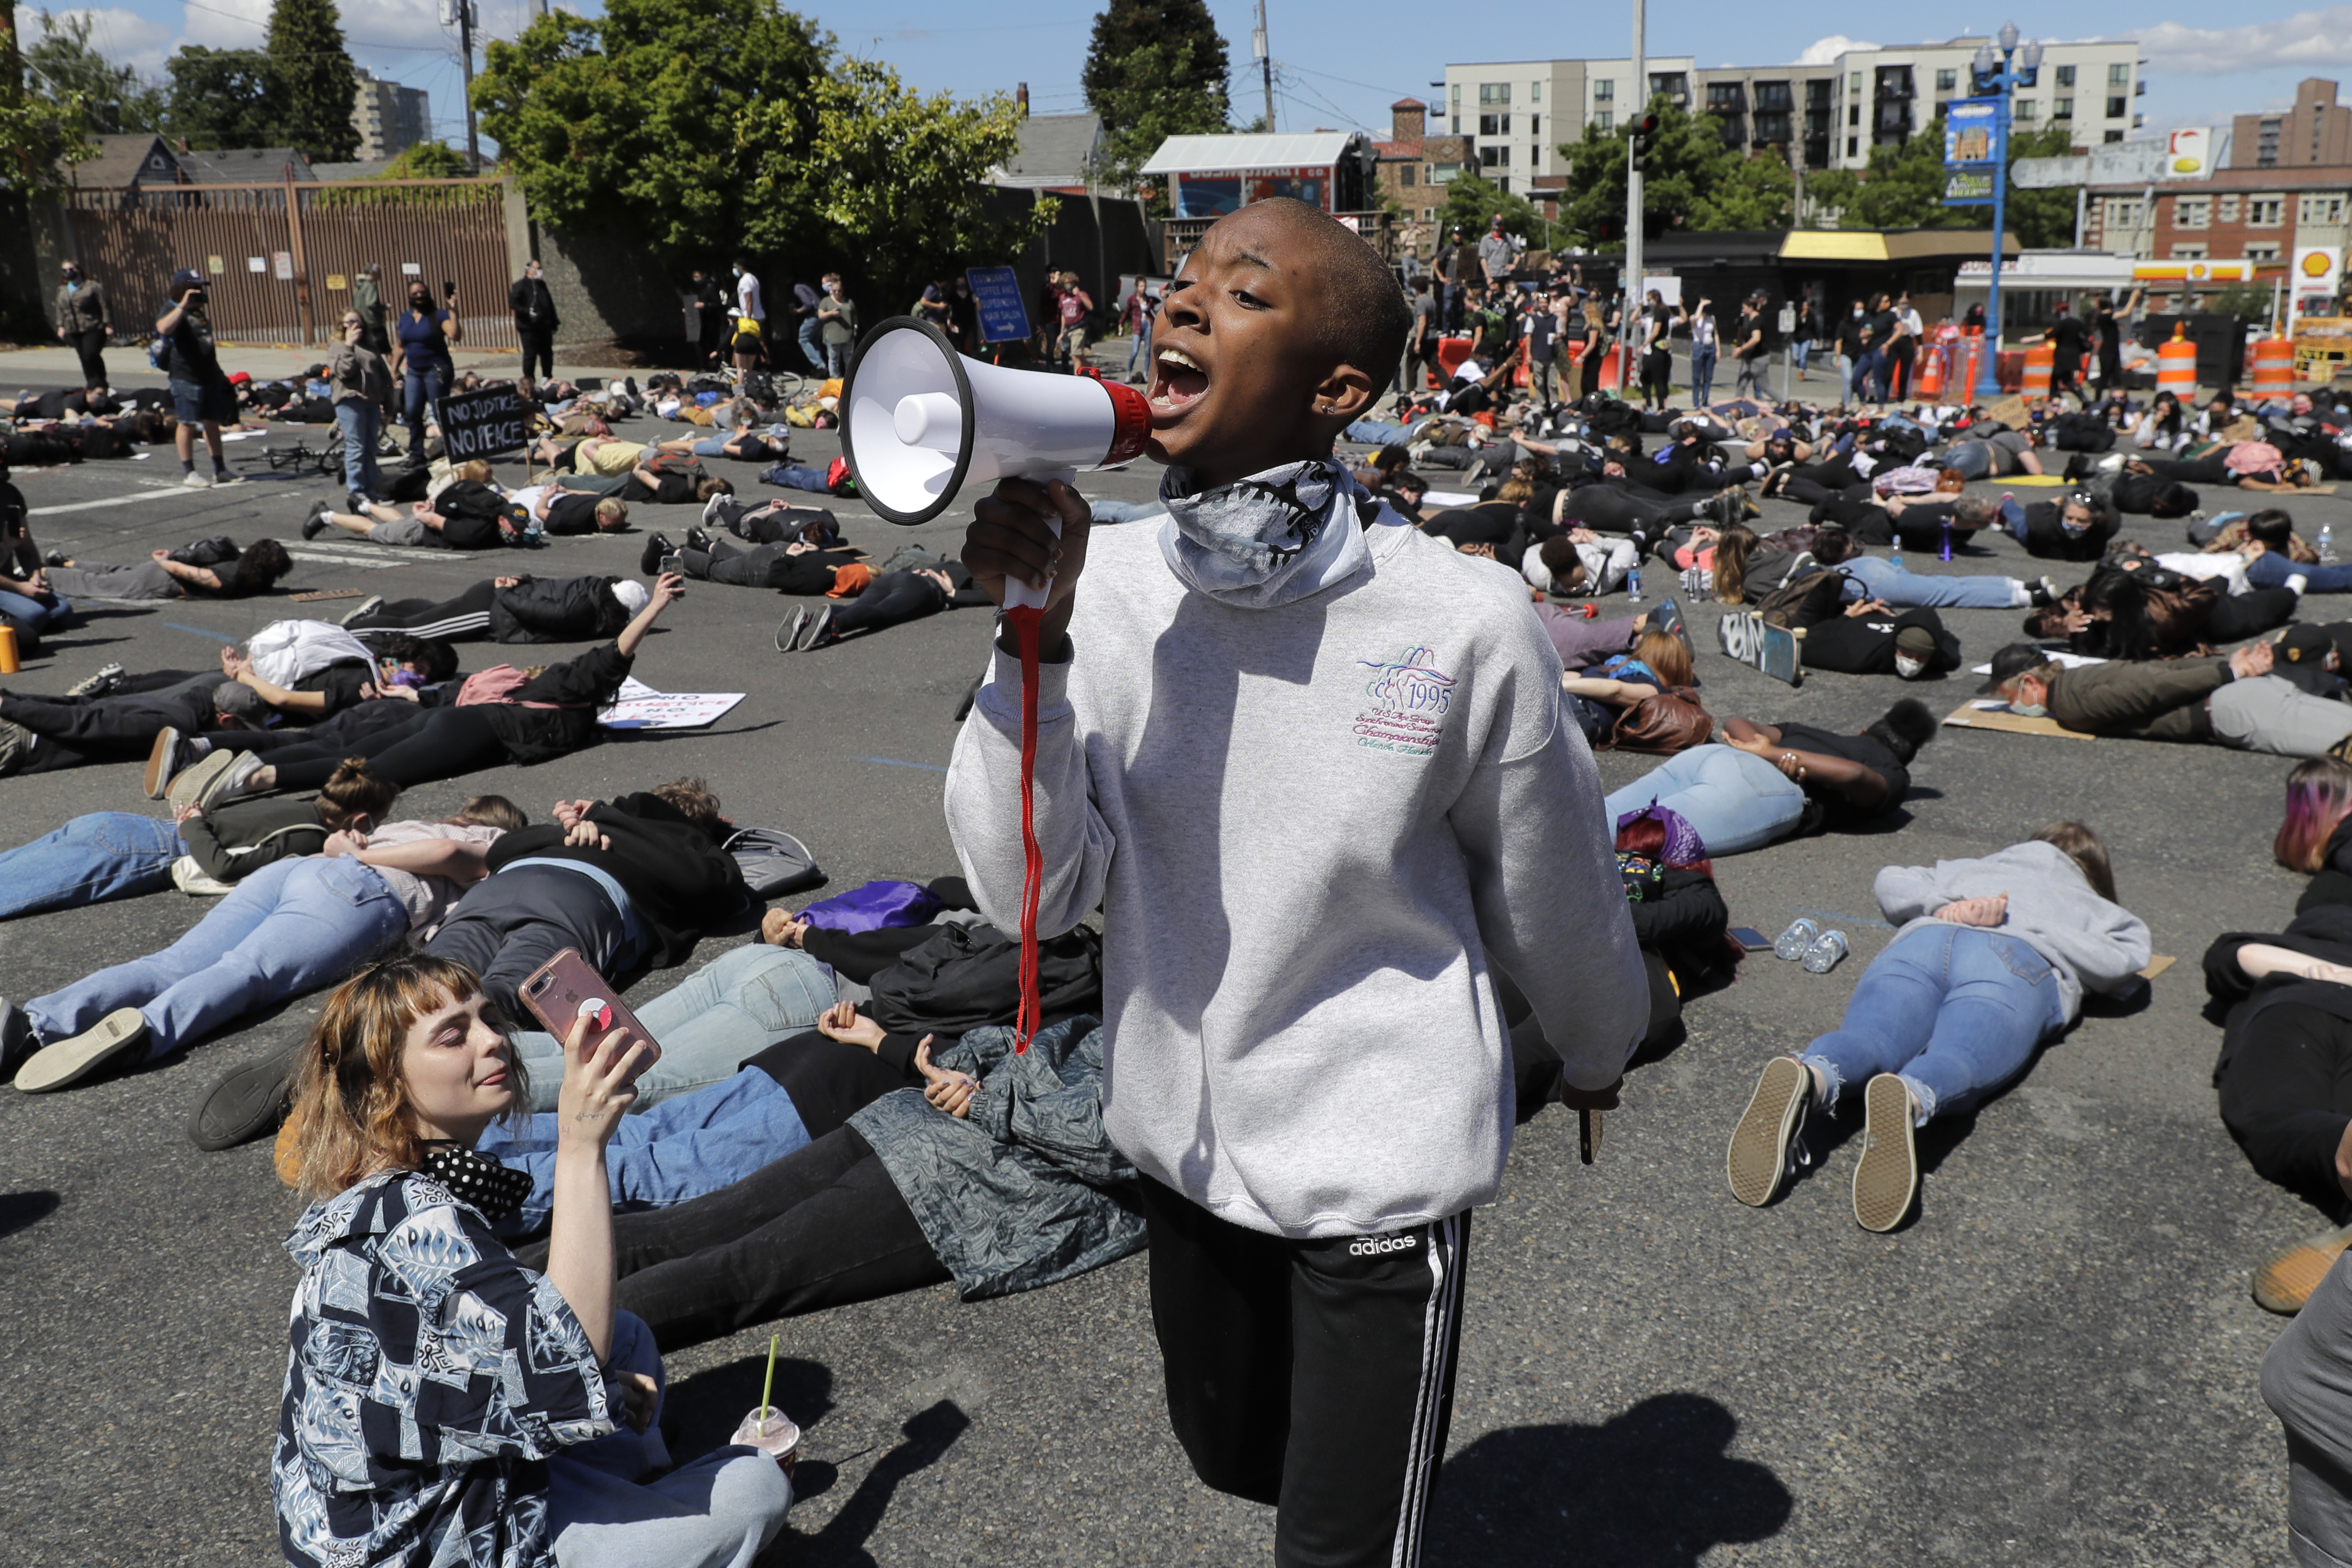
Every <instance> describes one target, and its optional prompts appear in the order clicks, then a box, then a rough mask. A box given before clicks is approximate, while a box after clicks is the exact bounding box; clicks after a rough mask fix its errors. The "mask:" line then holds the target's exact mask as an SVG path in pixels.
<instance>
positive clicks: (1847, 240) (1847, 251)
mask: <svg viewBox="0 0 2352 1568" xmlns="http://www.w3.org/2000/svg"><path fill="white" fill-rule="evenodd" d="M1780 259H1781V260H1783V261H1885V260H1886V259H1887V255H1886V237H1885V235H1883V234H1874V233H1872V232H1870V231H1868V230H1855V231H1852V232H1841V231H1839V230H1837V229H1826V228H1794V229H1790V231H1789V237H1787V238H1786V239H1784V240H1782V241H1781V242H1780Z"/></svg>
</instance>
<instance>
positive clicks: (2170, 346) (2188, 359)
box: [2156, 324, 2197, 401]
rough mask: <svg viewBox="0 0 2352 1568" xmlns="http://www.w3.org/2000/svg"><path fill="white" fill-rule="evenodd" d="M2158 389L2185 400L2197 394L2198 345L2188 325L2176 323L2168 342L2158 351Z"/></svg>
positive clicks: (2159, 347) (2161, 345) (2159, 346)
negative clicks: (2192, 337) (2190, 339)
mask: <svg viewBox="0 0 2352 1568" xmlns="http://www.w3.org/2000/svg"><path fill="white" fill-rule="evenodd" d="M2156 389H2157V390H2158V392H2169V393H2171V394H2172V395H2174V396H2176V397H2179V398H2181V399H2183V400H2184V401H2185V400H2187V399H2189V398H2193V397H2195V396H2196V395H2197V345H2196V344H2195V343H2192V342H2189V329H2188V328H2187V326H2186V325H2181V324H2176V325H2175V326H2174V327H2173V329H2172V338H2171V341H2169V342H2165V343H2162V344H2160V345H2158V348H2157V351H2156Z"/></svg>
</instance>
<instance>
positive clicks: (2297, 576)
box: [2286, 572, 2311, 599]
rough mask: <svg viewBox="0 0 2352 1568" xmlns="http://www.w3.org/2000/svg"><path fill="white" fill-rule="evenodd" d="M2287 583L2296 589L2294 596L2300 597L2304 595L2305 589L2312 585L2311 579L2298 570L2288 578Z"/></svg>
mask: <svg viewBox="0 0 2352 1568" xmlns="http://www.w3.org/2000/svg"><path fill="white" fill-rule="evenodd" d="M2286 585H2287V586H2288V587H2290V588H2292V589H2294V596H2295V597H2296V598H2298V599H2300V598H2301V597H2303V591H2304V590H2305V589H2306V588H2308V587H2310V586H2311V579H2310V578H2308V577H2306V576H2305V575H2304V574H2302V573H2300V572H2297V573H2294V574H2292V575H2290V576H2289V577H2288V578H2287V580H2286Z"/></svg>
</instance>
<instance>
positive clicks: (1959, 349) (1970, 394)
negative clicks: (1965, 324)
mask: <svg viewBox="0 0 2352 1568" xmlns="http://www.w3.org/2000/svg"><path fill="white" fill-rule="evenodd" d="M1951 356H1952V361H1951V363H1952V374H1951V378H1950V379H1951V385H1952V390H1951V392H1950V393H1949V397H1950V399H1951V401H1952V402H1954V403H1958V404H1970V403H1974V402H1975V401H1976V400H1977V378H1978V377H1979V376H1980V375H1982V374H1984V334H1983V333H1982V332H1970V333H1969V334H1968V335H1967V336H1966V337H1963V338H1962V339H1961V340H1960V341H1959V342H1956V343H1954V344H1953V345H1952V347H1951Z"/></svg>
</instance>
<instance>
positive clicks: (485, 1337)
mask: <svg viewBox="0 0 2352 1568" xmlns="http://www.w3.org/2000/svg"><path fill="white" fill-rule="evenodd" d="M486 1003H487V998H486V997H485V996H484V995H483V994H482V991H481V989H480V987H479V986H478V984H476V983H475V981H474V979H473V976H472V975H470V974H469V973H467V971H466V970H465V969H464V968H463V966H461V965H458V964H455V963H443V962H440V961H437V960H434V959H430V958H426V957H424V956H422V955H417V954H409V955H404V956H402V957H399V958H395V959H392V960H388V961H386V962H385V963H380V964H377V965H375V966H374V967H373V968H371V969H369V970H367V971H365V972H364V973H361V974H359V975H358V976H356V977H354V978H353V979H352V980H351V981H350V982H348V983H347V984H344V985H343V986H342V987H341V989H340V990H339V991H337V992H336V993H335V995H334V996H333V998H332V999H331V1001H330V1002H329V1003H328V1005H327V1008H326V1011H325V1013H324V1015H323V1016H321V1018H320V1023H319V1026H318V1029H317V1030H316V1032H315V1033H314V1034H313V1036H312V1037H311V1041H310V1047H309V1048H308V1049H306V1050H304V1051H303V1052H302V1053H301V1067H300V1068H299V1074H298V1076H297V1078H296V1080H295V1088H294V1110H293V1114H292V1117H291V1119H290V1122H289V1129H288V1138H287V1141H286V1143H287V1158H286V1165H287V1168H288V1175H289V1179H290V1181H291V1182H292V1184H294V1186H295V1187H296V1188H297V1189H298V1190H299V1192H300V1193H301V1194H303V1195H304V1196H305V1197H306V1198H309V1199H310V1208H309V1210H308V1211H306V1212H305V1213H304V1215H302V1218H301V1220H300V1222H299V1224H297V1225H296V1226H295V1228H294V1233H293V1235H292V1236H291V1237H289V1238H288V1240H287V1244H286V1249H287V1251H288V1252H289V1254H291V1255H292V1257H293V1258H294V1261H295V1263H296V1264H297V1265H298V1266H299V1268H301V1270H302V1279H301V1281H300V1283H299V1284H298V1285H297V1286H296V1287H295V1292H294V1310H293V1320H292V1324H291V1326H290V1328H289V1331H288V1345H289V1349H288V1354H287V1363H286V1388H285V1394H284V1400H283V1403H282V1405H281V1406H280V1414H279V1416H278V1447H277V1452H276V1453H275V1455H274V1456H273V1457H272V1459H271V1462H270V1467H269V1468H270V1482H271V1488H272V1491H273V1493H274V1495H275V1498H276V1500H277V1507H278V1539H279V1541H280V1543H281V1544H282V1546H283V1548H284V1550H285V1553H286V1556H287V1560H288V1561H289V1563H297V1564H302V1565H306V1568H325V1565H326V1564H328V1563H335V1564H348V1565H354V1568H356V1565H362V1564H366V1565H373V1564H378V1563H383V1564H390V1563H412V1562H421V1561H423V1560H424V1559H425V1557H426V1556H427V1555H429V1554H432V1553H434V1552H435V1551H436V1544H437V1545H439V1546H445V1547H449V1550H450V1551H453V1552H458V1553H460V1556H461V1557H463V1554H464V1553H465V1552H467V1550H468V1548H467V1543H469V1542H471V1543H485V1544H480V1546H479V1550H480V1552H487V1553H488V1554H489V1555H488V1556H482V1555H479V1554H476V1555H474V1556H472V1557H470V1558H464V1560H467V1561H471V1562H480V1563H488V1562H490V1561H492V1560H493V1559H495V1560H497V1561H499V1562H501V1563H540V1564H546V1563H562V1564H564V1565H566V1568H587V1565H591V1564H595V1565H603V1564H628V1565H630V1568H722V1565H723V1568H746V1565H747V1564H749V1563H751V1560H752V1559H753V1558H755V1557H756V1556H758V1555H759V1553H760V1552H761V1551H762V1550H763V1549H764V1548H765V1547H766V1546H767V1545H768V1543H769V1542H771V1541H772V1540H773V1539H774V1538H775V1536H776V1534H777V1532H778V1531H781V1530H782V1528H783V1521H784V1513H785V1510H787V1509H788V1508H790V1507H791V1505H792V1485H791V1483H790V1482H789V1481H788V1480H787V1479H785V1477H784V1474H783V1471H782V1468H780V1467H779V1466H778V1465H777V1463H776V1461H775V1460H774V1459H773V1458H771V1457H769V1456H768V1455H767V1454H765V1453H762V1452H761V1451H759V1450H757V1449H754V1448H749V1447H736V1446H732V1445H730V1446H728V1447H720V1448H718V1449H716V1450H714V1451H712V1452H711V1453H709V1454H708V1455H706V1456H704V1457H703V1458H699V1459H696V1460H693V1461H690V1462H689V1463H688V1464H686V1465H683V1466H680V1467H679V1468H677V1469H675V1470H672V1471H671V1472H670V1473H669V1474H668V1475H667V1476H664V1477H662V1478H661V1479H658V1480H656V1481H653V1482H651V1483H649V1484H645V1485H639V1484H637V1483H638V1481H639V1479H640V1478H641V1477H642V1476H644V1475H646V1473H647V1472H648V1471H649V1470H651V1469H654V1468H658V1467H660V1466H662V1465H665V1464H667V1460H668V1451H667V1447H664V1446H663V1444H662V1443H661V1441H660V1436H659V1426H658V1421H659V1417H660V1409H661V1403H662V1399H663V1394H664V1386H663V1382H662V1376H661V1355H660V1352H659V1350H658V1349H657V1347H656V1342H655V1341H654V1339H653V1336H652V1335H650V1334H648V1333H647V1332H646V1327H645V1324H644V1323H643V1322H642V1321H636V1320H634V1319H632V1318H630V1317H629V1316H628V1315H627V1314H626V1313H621V1312H616V1311H614V1306H613V1252H612V1246H613V1236H612V1223H613V1221H612V1208H611V1204H610V1200H609V1198H608V1195H607V1194H606V1191H605V1178H604V1163H605V1154H604V1146H605V1143H606V1142H607V1141H608V1140H609V1139H610V1138H611V1137H612V1135H613V1131H614V1128H616V1127H617V1126H618V1125H619V1124H620V1121H621V1118H622V1114H623V1113H624V1112H625V1111H626V1110H627V1109H628V1107H629V1104H630V1101H631V1099H632V1097H633V1094H634V1090H633V1089H632V1088H631V1087H630V1081H631V1079H632V1077H633V1076H634V1070H635V1068H636V1067H637V1066H638V1064H639V1063H640V1061H641V1060H642V1059H643V1058H644V1057H645V1055H646V1046H645V1044H644V1043H643V1042H641V1041H637V1040H634V1039H632V1038H630V1037H629V1035H628V1034H627V1032H626V1031H625V1030H619V1029H616V1030H614V1031H613V1032H612V1033H610V1034H608V1035H606V1036H604V1037H603V1038H602V1039H593V1040H592V1039H590V1038H589V1037H588V1035H587V1025H586V1021H585V1020H584V1019H583V1020H582V1021H581V1022H579V1023H578V1024H575V1025H574V1026H573V1028H572V1034H571V1035H570V1037H568V1038H567V1039H566V1040H565V1042H564V1046H565V1054H566V1057H567V1058H568V1070H567V1071H566V1072H565V1073H564V1089H563V1103H562V1117H561V1118H560V1125H561V1127H562V1133H561V1136H562V1140H563V1153H564V1157H563V1159H562V1161H561V1162H560V1165H559V1173H558V1175H557V1178H556V1189H555V1194H554V1210H555V1229H554V1235H553V1238H552V1241H551V1244H550V1246H549V1247H548V1248H547V1252H546V1257H545V1259H544V1264H543V1268H544V1270H545V1271H544V1272H543V1273H542V1272H538V1271H534V1270H532V1269H530V1268H524V1267H523V1266H522V1265H521V1264H520V1263H519V1262H518V1261H516V1259H515V1258H514V1256H513V1254H511V1253H510V1252H509V1251H508V1250H507V1247H506V1246H505V1244H504V1243H502V1242H501V1241H499V1238H498V1237H497V1236H496V1234H495V1233H494V1232H493V1230H492V1228H491V1227H492V1225H493V1224H494V1222H495V1221H496V1220H497V1219H499V1217H501V1216H503V1215H505V1214H506V1213H507V1212H508V1210H509V1207H510V1206H511V1205H512V1203H513V1202H514V1198H515V1194H514V1186H515V1182H516V1179H517V1178H516V1174H515V1173H511V1172H509V1171H507V1170H505V1169H504V1168H503V1167H501V1166H499V1164H498V1163H496V1162H494V1161H490V1160H486V1159H484V1158H483V1157H482V1156H481V1155H479V1154H478V1153H477V1152H475V1149H474V1145H475V1144H476V1142H478V1140H479V1139H480V1137H481V1135H482V1133H483V1132H484V1131H486V1130H487V1129H488V1127H489V1126H490V1125H491V1124H492V1123H494V1122H496V1121H499V1119H500V1118H501V1117H504V1116H506V1115H508V1114H509V1112H510V1111H511V1110H512V1109H513V1107H514V1105H515V1103H516V1101H517V1100H518V1098H519V1095H520V1090H521V1089H522V1084H521V1082H520V1079H521V1077H522V1072H521V1069H520V1066H519V1065H518V1064H517V1063H516V1062H515V1060H514V1058H513V1056H512V1053H511V1052H510V1050H509V1047H508V1045H507V1041H506V1038H505V1037H504V1036H503V1035H502V1034H501V1033H500V1032H499V1028H498V1026H497V1025H496V1023H495V1022H494V1021H493V1020H492V1019H491V1018H489V1017H486V1016H484V1014H485V1006H486ZM453 1541H454V1542H457V1545H455V1546H450V1545H449V1543H450V1542H453ZM450 1560H451V1561H457V1560H459V1559H458V1558H452V1559H450Z"/></svg>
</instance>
